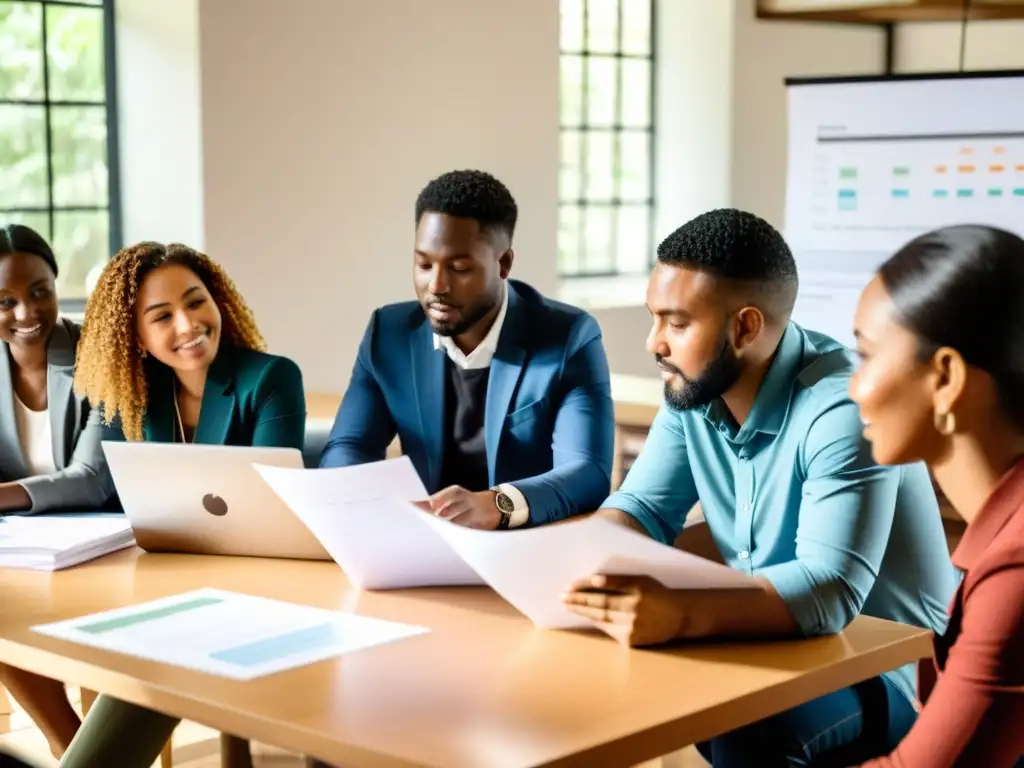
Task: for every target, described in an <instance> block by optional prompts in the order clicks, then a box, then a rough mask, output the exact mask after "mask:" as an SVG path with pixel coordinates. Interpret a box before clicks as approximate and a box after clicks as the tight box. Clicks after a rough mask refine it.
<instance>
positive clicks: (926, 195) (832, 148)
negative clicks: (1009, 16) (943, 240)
mask: <svg viewBox="0 0 1024 768" xmlns="http://www.w3.org/2000/svg"><path fill="white" fill-rule="evenodd" d="M788 98H789V171H788V178H787V194H786V224H785V234H786V238H787V240H788V242H789V244H790V247H791V248H792V249H793V252H794V255H795V256H796V259H797V265H798V268H799V270H800V282H801V287H800V294H799V297H798V300H797V308H796V312H795V317H794V319H796V320H797V322H800V323H802V324H803V325H805V326H807V327H810V328H814V329H816V330H820V331H823V332H825V333H828V334H829V335H831V336H834V337H835V338H837V339H838V340H839V341H841V342H843V343H846V344H849V345H852V344H853V339H852V331H851V328H852V321H853V313H854V311H855V309H856V301H857V297H858V296H859V294H860V291H861V289H862V288H863V287H864V285H865V284H866V283H867V281H868V280H869V279H870V277H871V274H872V273H873V272H874V270H875V269H876V268H877V267H878V265H879V264H880V263H881V262H882V261H883V260H884V259H885V258H887V257H888V256H890V255H891V254H892V253H894V252H895V251H896V250H898V249H899V248H900V247H901V246H902V245H903V244H905V243H906V242H907V241H909V240H911V239H912V238H914V237H916V236H917V235H920V234H922V233H924V232H927V231H929V230H932V229H935V228H937V227H942V226H948V225H951V224H988V225H992V226H996V227H1000V228H1003V229H1007V230H1009V231H1012V232H1017V233H1019V234H1024V73H1007V74H1006V76H986V77H961V76H956V77H941V76H936V77H929V78H913V79H900V78H895V79H893V78H882V79H866V80H854V81H851V80H842V81H834V80H833V81H829V80H821V81H794V82H791V83H790V84H789V87H788Z"/></svg>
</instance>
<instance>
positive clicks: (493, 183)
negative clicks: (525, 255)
mask: <svg viewBox="0 0 1024 768" xmlns="http://www.w3.org/2000/svg"><path fill="white" fill-rule="evenodd" d="M424 213H443V214H447V215H448V216H457V217H459V218H464V219H473V220H474V221H476V222H477V223H478V224H480V228H481V229H485V230H490V231H498V232H504V233H505V234H506V235H507V236H508V239H509V240H510V241H511V240H512V235H513V233H514V232H515V229H516V219H517V218H518V216H519V209H518V208H517V207H516V201H515V198H513V197H512V193H511V192H509V190H508V187H506V186H505V185H504V184H502V183H501V182H500V181H498V180H497V179H496V178H494V176H492V175H491V174H489V173H485V172H484V171H449V172H448V173H445V174H442V175H441V176H438V177H437V178H436V179H434V180H433V181H431V182H430V183H429V184H427V186H425V187H424V188H423V190H422V191H421V192H420V194H419V196H418V197H417V198H416V223H417V224H419V222H420V219H421V218H422V217H423V214H424Z"/></svg>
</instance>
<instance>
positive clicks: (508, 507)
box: [494, 491, 516, 514]
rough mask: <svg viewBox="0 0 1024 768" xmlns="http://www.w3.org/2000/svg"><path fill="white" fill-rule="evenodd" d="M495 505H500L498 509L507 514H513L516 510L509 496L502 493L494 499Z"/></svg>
mask: <svg viewBox="0 0 1024 768" xmlns="http://www.w3.org/2000/svg"><path fill="white" fill-rule="evenodd" d="M494 503H495V504H497V505H498V509H500V510H501V511H502V512H505V513H507V514H512V512H514V511H515V508H516V507H515V505H514V504H513V503H512V499H510V498H509V497H508V494H505V493H501V492H500V491H499V492H498V494H497V495H496V496H495V497H494Z"/></svg>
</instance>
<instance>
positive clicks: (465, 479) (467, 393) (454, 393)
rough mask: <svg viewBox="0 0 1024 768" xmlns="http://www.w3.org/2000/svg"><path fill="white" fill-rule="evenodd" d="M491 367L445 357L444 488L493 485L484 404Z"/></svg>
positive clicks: (479, 487)
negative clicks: (470, 365) (467, 366)
mask: <svg viewBox="0 0 1024 768" xmlns="http://www.w3.org/2000/svg"><path fill="white" fill-rule="evenodd" d="M490 372H491V369H490V368H472V369H469V370H466V369H464V368H461V367H460V366H458V365H456V364H455V363H453V362H452V361H451V358H446V359H445V398H444V410H445V418H444V422H445V438H444V461H443V463H442V465H441V488H447V487H448V486H449V485H461V486H462V487H463V488H465V489H466V490H467V491H472V492H476V491H486V490H487V489H488V488H490V483H489V482H488V473H487V444H486V439H485V437H484V408H485V406H486V403H487V382H488V380H489V378H490Z"/></svg>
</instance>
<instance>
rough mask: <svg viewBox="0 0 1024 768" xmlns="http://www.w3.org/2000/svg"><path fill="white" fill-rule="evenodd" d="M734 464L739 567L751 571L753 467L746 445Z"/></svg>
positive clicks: (741, 449) (752, 570)
mask: <svg viewBox="0 0 1024 768" xmlns="http://www.w3.org/2000/svg"><path fill="white" fill-rule="evenodd" d="M737 457H738V461H737V466H736V505H737V510H736V532H737V537H736V538H737V542H738V543H739V545H740V546H741V547H743V549H741V550H740V551H739V552H738V553H737V556H738V557H739V559H740V560H741V561H742V565H741V567H742V568H743V569H744V570H746V571H747V573H751V574H752V573H753V572H754V567H753V563H752V561H751V558H750V552H751V550H752V549H753V541H752V539H753V530H754V512H753V509H754V497H753V490H754V468H753V466H752V465H751V463H750V452H749V451H748V450H747V447H746V446H743V447H741V448H740V450H739V452H738V454H737Z"/></svg>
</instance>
